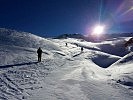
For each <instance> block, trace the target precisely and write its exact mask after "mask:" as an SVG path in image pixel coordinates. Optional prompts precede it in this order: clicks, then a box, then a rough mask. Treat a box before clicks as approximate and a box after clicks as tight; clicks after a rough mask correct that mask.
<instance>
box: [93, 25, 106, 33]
mask: <svg viewBox="0 0 133 100" xmlns="http://www.w3.org/2000/svg"><path fill="white" fill-rule="evenodd" d="M103 32H104V26H101V25H97V26H95V27H94V29H93V34H96V35H100V34H102V33H103Z"/></svg>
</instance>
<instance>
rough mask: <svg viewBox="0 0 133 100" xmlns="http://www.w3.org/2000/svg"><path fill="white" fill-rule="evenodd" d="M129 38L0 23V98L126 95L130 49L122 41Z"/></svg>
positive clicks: (128, 99) (72, 99)
mask: <svg viewBox="0 0 133 100" xmlns="http://www.w3.org/2000/svg"><path fill="white" fill-rule="evenodd" d="M79 36H80V35H79ZM74 37H75V35H74ZM129 38H131V37H116V38H109V39H105V40H104V41H100V42H98V41H97V42H87V41H84V40H83V39H80V38H67V39H46V38H42V37H39V36H36V35H33V34H31V33H27V32H18V31H16V30H10V29H3V28H2V29H0V100H59V99H60V100H132V99H133V96H132V93H133V74H132V73H133V67H132V64H133V60H132V58H133V53H132V52H129V51H128V50H127V49H126V48H125V47H124V46H123V42H124V41H125V40H128V39H129ZM66 43H68V45H67V46H66V45H65V44H66ZM38 47H42V50H43V54H42V62H38V61H37V53H36V51H37V49H38ZM81 47H83V51H81Z"/></svg>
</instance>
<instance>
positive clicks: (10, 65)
mask: <svg viewBox="0 0 133 100" xmlns="http://www.w3.org/2000/svg"><path fill="white" fill-rule="evenodd" d="M37 63H38V62H37V61H35V62H27V63H20V64H9V65H2V66H0V68H8V67H13V66H23V65H31V64H37Z"/></svg>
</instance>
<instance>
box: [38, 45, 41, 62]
mask: <svg viewBox="0 0 133 100" xmlns="http://www.w3.org/2000/svg"><path fill="white" fill-rule="evenodd" d="M37 54H38V62H41V57H42V49H41V48H40V47H39V49H38V50H37Z"/></svg>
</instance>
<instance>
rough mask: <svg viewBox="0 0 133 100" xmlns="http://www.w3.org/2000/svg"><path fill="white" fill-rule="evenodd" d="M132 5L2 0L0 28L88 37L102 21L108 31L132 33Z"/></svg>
mask: <svg viewBox="0 0 133 100" xmlns="http://www.w3.org/2000/svg"><path fill="white" fill-rule="evenodd" d="M125 2H126V3H125ZM131 3H132V4H133V2H132V0H0V27H2V28H10V29H15V30H19V31H26V32H31V33H33V34H37V35H41V36H47V37H48V36H57V35H59V34H63V33H82V34H89V32H91V29H92V27H93V26H94V25H95V24H98V23H99V21H100V23H101V24H104V25H105V26H107V30H106V31H107V32H114V33H115V32H133V28H132V26H133V20H132V18H133V16H132V14H133V13H132V10H130V11H129V12H128V10H129V9H130V8H131V7H132V6H131V5H130V4H131ZM123 4H125V5H123ZM126 12H127V13H126ZM125 19H129V20H125Z"/></svg>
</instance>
